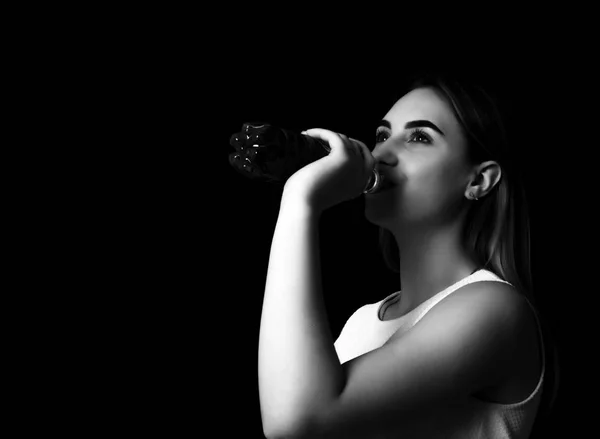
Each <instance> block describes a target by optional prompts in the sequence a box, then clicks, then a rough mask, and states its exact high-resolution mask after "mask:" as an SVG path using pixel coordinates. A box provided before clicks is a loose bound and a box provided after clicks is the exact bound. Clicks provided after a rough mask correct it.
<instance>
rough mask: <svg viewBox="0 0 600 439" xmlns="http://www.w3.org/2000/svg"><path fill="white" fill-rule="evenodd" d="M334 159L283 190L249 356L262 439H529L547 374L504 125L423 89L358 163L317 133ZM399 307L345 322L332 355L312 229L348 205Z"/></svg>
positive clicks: (478, 98) (346, 147)
mask: <svg viewBox="0 0 600 439" xmlns="http://www.w3.org/2000/svg"><path fill="white" fill-rule="evenodd" d="M305 134H307V135H310V136H313V137H316V138H320V139H323V140H325V141H327V142H328V143H329V145H330V147H331V153H330V154H329V155H328V156H326V157H324V158H323V159H320V160H318V161H316V162H313V163H311V164H310V165H308V166H306V167H304V168H302V169H300V170H299V171H297V172H296V173H295V174H294V175H292V177H291V178H290V179H289V180H288V181H287V182H286V185H285V188H284V192H283V197H282V200H281V206H280V212H279V217H278V221H277V225H276V228H275V233H274V236H273V242H272V247H271V255H270V259H269V268H268V273H267V280H266V289H265V297H264V303H263V311H262V317H261V326H260V341H259V392H260V405H261V413H262V421H263V430H264V433H265V435H266V437H267V438H347V439H350V438H402V439H409V438H429V439H435V438H444V439H448V438H461V439H465V438H488V439H494V438H527V437H529V435H530V433H531V429H532V426H533V423H534V420H535V418H536V415H537V413H538V410H539V406H540V400H541V395H542V390H543V386H544V377H545V371H546V359H545V355H544V342H545V339H544V337H543V336H542V331H541V326H540V321H539V319H538V315H537V312H536V309H535V307H534V301H533V296H532V285H531V279H530V277H531V276H530V267H529V234H528V233H529V225H528V223H527V211H526V208H527V206H526V201H525V198H524V191H523V187H522V186H521V182H520V180H519V177H518V175H517V173H516V172H515V170H514V169H513V167H512V161H511V160H514V159H513V158H512V156H511V151H510V150H509V148H508V144H507V142H506V139H505V136H504V131H503V128H502V123H501V119H500V117H499V115H498V113H497V111H496V108H495V106H494V103H493V101H492V100H491V99H490V98H489V97H488V96H487V95H486V93H485V92H484V91H483V90H482V89H480V88H478V87H475V86H471V85H469V84H467V83H462V82H460V81H455V80H451V79H444V78H429V79H424V80H422V81H420V82H418V83H416V84H414V86H413V87H412V88H411V89H410V91H409V92H408V93H406V94H405V95H404V96H403V97H402V98H401V99H399V100H398V101H397V102H396V103H395V104H394V105H393V106H392V108H391V109H390V110H389V111H388V112H387V114H386V115H385V116H384V118H383V120H382V121H381V123H380V126H379V128H378V129H377V134H376V136H377V138H376V142H377V143H376V147H375V149H374V150H373V152H372V153H371V152H370V151H369V149H368V148H367V147H366V146H365V145H364V144H363V143H361V142H359V141H357V140H354V139H350V138H348V137H347V136H345V135H344V134H341V133H335V132H332V131H329V130H325V129H311V130H308V131H306V132H305ZM374 168H375V169H376V170H377V171H378V173H379V174H380V175H381V177H382V184H381V186H380V189H379V190H378V191H376V192H374V193H371V194H369V193H368V194H366V195H365V197H366V199H365V215H366V217H367V219H368V220H369V221H370V222H372V223H373V224H375V225H377V226H379V227H380V230H381V234H380V236H381V242H382V244H383V249H384V252H385V255H386V257H387V260H388V261H389V262H390V263H391V264H393V265H395V269H396V270H397V271H398V272H399V274H400V282H401V291H399V292H396V293H394V294H391V295H390V296H388V297H387V298H386V299H384V300H382V301H380V302H378V303H375V304H369V305H365V306H363V307H361V308H360V309H358V310H357V311H356V312H355V313H354V314H353V315H352V316H351V317H350V318H349V319H348V321H347V323H346V325H345V326H344V328H343V330H342V332H341V334H340V335H339V338H338V339H337V340H335V341H334V338H333V337H332V334H331V333H330V330H329V325H328V320H327V315H326V313H325V307H324V301H323V297H322V294H323V293H322V290H321V273H320V261H319V247H318V243H319V228H318V222H319V217H320V214H321V213H322V212H323V211H324V210H325V209H328V208H330V207H331V206H334V205H336V204H338V203H341V202H343V201H346V200H349V199H352V198H355V197H358V196H361V195H362V194H363V190H364V188H365V187H366V185H367V182H368V179H369V176H370V175H371V173H372V170H373V169H374Z"/></svg>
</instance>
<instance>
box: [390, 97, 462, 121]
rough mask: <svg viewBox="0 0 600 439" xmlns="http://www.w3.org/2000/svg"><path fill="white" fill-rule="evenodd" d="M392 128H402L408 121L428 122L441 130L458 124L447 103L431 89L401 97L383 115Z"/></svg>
mask: <svg viewBox="0 0 600 439" xmlns="http://www.w3.org/2000/svg"><path fill="white" fill-rule="evenodd" d="M385 119H386V120H388V121H389V122H390V123H391V124H392V127H393V128H395V125H398V127H400V126H404V124H405V123H406V122H408V121H410V120H415V119H419V120H421V119H422V120H429V121H431V122H433V123H435V124H436V125H438V126H441V127H442V129H443V128H444V127H445V128H447V129H450V128H451V126H452V125H453V124H458V121H457V120H456V118H455V117H454V113H453V111H452V108H451V107H450V105H449V103H448V102H447V101H446V99H444V97H443V96H442V95H441V94H440V93H439V92H438V91H436V90H434V89H432V88H418V89H415V90H412V91H410V92H408V93H407V94H405V95H404V96H402V97H401V98H400V99H398V101H396V103H395V104H394V105H393V106H392V108H391V109H390V110H389V111H388V112H387V114H386V115H385Z"/></svg>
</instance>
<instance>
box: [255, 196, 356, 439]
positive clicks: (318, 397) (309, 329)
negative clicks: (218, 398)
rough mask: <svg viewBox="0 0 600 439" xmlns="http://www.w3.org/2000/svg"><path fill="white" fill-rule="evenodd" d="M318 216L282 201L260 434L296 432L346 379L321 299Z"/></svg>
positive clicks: (265, 322) (265, 332)
mask: <svg viewBox="0 0 600 439" xmlns="http://www.w3.org/2000/svg"><path fill="white" fill-rule="evenodd" d="M318 222H319V215H318V214H317V213H315V212H313V211H312V210H311V209H310V208H308V207H306V206H303V205H301V204H300V203H289V202H288V203H286V202H285V200H283V201H282V206H281V210H280V213H279V218H278V220H277V225H276V227H275V233H274V236H273V242H272V244H271V254H270V258H269V267H268V273H267V279H266V287H265V295H264V301H263V308H262V316H261V323H260V338H259V355H258V374H259V393H260V405H261V413H262V420H263V428H264V430H265V432H267V433H268V432H275V433H274V434H273V435H274V436H277V435H279V433H282V434H284V433H286V432H289V431H291V430H296V429H301V428H302V427H303V425H304V424H305V422H307V421H309V420H310V417H311V416H312V413H314V412H315V410H319V407H323V406H324V405H326V404H328V402H330V401H332V400H333V399H335V398H336V397H337V396H338V395H339V393H340V392H341V390H342V387H343V383H344V379H343V371H342V367H341V366H340V363H339V360H338V357H337V354H336V352H335V348H334V345H333V338H332V334H331V331H330V329H329V323H328V320H327V315H326V310H325V304H324V301H323V296H322V285H321V271H320V257H319V233H318Z"/></svg>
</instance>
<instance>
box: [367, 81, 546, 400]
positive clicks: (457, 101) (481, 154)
mask: <svg viewBox="0 0 600 439" xmlns="http://www.w3.org/2000/svg"><path fill="white" fill-rule="evenodd" d="M424 87H427V88H433V89H435V90H436V91H438V92H439V93H441V95H442V96H444V97H445V98H446V99H447V101H448V102H449V103H450V105H451V107H452V109H453V111H454V115H455V116H456V118H457V120H458V122H459V123H460V125H461V127H462V129H463V132H464V133H465V135H466V138H467V158H468V160H469V161H470V163H471V164H473V165H476V164H478V163H481V162H483V161H487V160H494V161H496V162H497V163H498V164H499V165H500V167H501V169H502V173H501V178H500V181H499V182H498V183H497V184H496V185H495V186H494V188H493V189H492V190H491V191H490V192H488V193H487V194H486V195H485V196H484V197H482V198H480V199H479V200H478V201H474V202H473V203H471V205H470V207H469V210H468V213H467V217H466V221H465V227H464V229H463V242H464V244H465V245H466V249H467V251H469V252H471V254H472V255H473V256H474V257H475V258H476V261H477V262H478V264H479V266H480V268H485V269H487V270H489V271H491V272H493V273H495V274H496V275H497V276H499V277H500V278H501V279H503V280H505V281H507V282H509V283H511V284H512V285H514V286H515V288H516V289H517V290H518V291H520V292H522V293H523V294H525V296H526V297H527V299H529V301H530V302H531V303H532V305H533V306H534V307H535V308H536V309H537V306H536V301H535V294H534V291H533V282H532V276H531V257H530V245H531V241H530V226H529V206H528V203H527V197H526V194H525V187H524V182H523V180H522V177H521V170H520V169H518V168H517V166H516V164H517V163H518V161H517V160H515V156H514V151H512V150H511V149H510V147H509V142H508V140H507V135H506V131H505V128H504V124H503V119H502V116H501V114H500V111H499V109H498V107H497V104H496V102H495V100H494V99H493V98H492V97H491V96H490V94H489V93H488V92H486V91H485V90H484V88H483V87H482V86H479V85H477V84H476V83H474V82H472V81H468V80H465V79H461V78H458V77H456V76H448V75H443V74H429V75H424V76H421V77H418V78H417V79H416V80H414V81H413V83H412V84H411V85H410V87H409V89H408V91H410V90H414V89H416V88H424ZM379 244H380V248H381V251H382V255H383V259H384V261H385V263H386V265H387V266H388V268H390V269H392V270H393V271H395V272H398V267H399V264H400V260H399V259H400V255H399V252H398V247H397V245H396V241H395V239H394V237H393V235H392V234H391V232H389V231H388V230H386V229H384V228H382V227H380V229H379ZM400 282H402V280H400ZM538 311H539V310H538ZM538 316H539V313H538ZM543 326H545V325H543ZM544 336H545V340H544V341H545V342H547V344H550V340H551V337H550V336H549V335H548V334H544ZM549 352H550V351H549ZM551 354H552V355H553V358H554V360H555V362H556V361H557V357H556V352H555V351H554V352H551ZM547 358H548V359H549V357H548V356H547ZM556 366H557V365H556ZM556 372H557V371H556ZM555 374H556V373H555ZM555 381H556V382H555V385H554V386H553V387H554V390H553V394H552V395H551V401H550V402H551V404H552V403H553V402H554V398H555V396H556V387H557V379H555Z"/></svg>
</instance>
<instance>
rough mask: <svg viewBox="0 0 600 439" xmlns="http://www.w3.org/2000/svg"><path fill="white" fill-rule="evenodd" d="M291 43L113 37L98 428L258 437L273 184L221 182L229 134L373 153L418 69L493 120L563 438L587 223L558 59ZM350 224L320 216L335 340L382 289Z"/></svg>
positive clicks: (375, 258) (370, 238)
mask: <svg viewBox="0 0 600 439" xmlns="http://www.w3.org/2000/svg"><path fill="white" fill-rule="evenodd" d="M172 28H173V27H172V26H171V27H169V30H171V29H172ZM175 28H176V26H175ZM227 29H230V28H227ZM280 30H281V29H280ZM291 33H292V31H290V34H291ZM290 34H286V35H284V37H282V36H281V33H279V34H277V33H276V32H273V33H269V32H268V31H265V32H264V33H263V34H260V35H259V34H246V33H244V32H241V31H240V32H236V33H233V34H232V33H231V32H230V33H229V34H228V35H227V38H225V36H221V35H220V34H219V32H217V31H215V32H210V33H207V34H204V33H200V34H198V33H197V32H196V31H195V30H194V28H193V27H187V28H184V29H176V30H174V31H173V34H171V35H170V36H169V37H167V36H166V35H161V34H160V33H159V34H158V35H154V36H153V37H149V36H147V35H145V36H143V38H142V37H140V38H139V39H135V38H133V39H130V40H128V42H127V43H123V44H124V47H121V48H120V50H119V51H118V55H116V57H117V58H116V60H115V55H114V54H113V55H111V57H110V59H111V63H109V64H107V65H102V66H99V68H100V69H101V70H102V72H103V73H105V75H104V77H105V78H106V77H109V76H110V81H106V82H103V83H102V84H99V88H98V89H97V90H96V91H98V92H99V93H98V94H99V96H100V97H99V99H100V100H101V101H103V102H104V103H107V101H110V107H111V109H112V110H111V112H110V113H109V114H104V115H103V118H102V120H103V121H106V122H107V124H106V126H112V127H116V128H118V129H122V128H124V133H123V134H121V135H119V136H118V137H116V136H115V137H112V138H111V135H107V136H106V139H104V140H103V142H104V143H103V144H104V145H105V147H106V148H107V150H108V153H107V154H106V155H107V156H110V157H111V158H110V161H111V169H112V171H111V172H114V178H112V177H111V178H105V180H103V183H105V184H106V187H103V188H101V191H100V192H99V193H100V194H103V193H105V192H106V193H108V194H110V195H106V196H105V198H102V199H101V201H102V203H101V206H103V208H100V207H98V208H97V216H96V217H95V218H94V220H95V221H99V222H100V224H101V225H102V227H100V228H99V229H98V230H97V234H96V235H95V238H96V239H97V242H98V243H97V245H98V247H99V248H101V249H102V250H103V251H104V252H106V253H103V254H106V255H107V256H106V257H103V258H101V262H99V264H98V266H97V267H96V269H95V275H96V276H97V282H98V285H101V286H102V287H103V288H104V294H105V295H104V298H103V301H104V303H103V304H102V307H103V309H105V310H107V312H108V315H109V316H110V322H111V324H110V326H109V328H110V330H107V331H106V332H104V333H101V334H99V340H100V341H99V342H98V343H99V345H98V346H99V347H101V351H102V352H106V355H104V356H103V355H100V354H98V356H97V359H96V361H97V362H98V364H101V365H102V368H101V370H102V371H103V373H102V374H101V375H100V376H99V378H98V381H97V383H99V384H97V386H98V390H97V391H98V392H99V393H101V394H103V395H106V394H108V395H109V398H108V399H109V400H110V403H107V405H105V406H103V407H104V408H103V410H104V411H103V412H102V416H101V418H102V419H104V421H101V422H100V424H103V425H104V424H105V423H111V422H112V420H114V419H116V420H119V421H122V420H124V421H128V422H129V425H130V427H128V428H130V429H131V431H132V432H134V431H137V429H138V428H144V429H148V430H150V431H152V430H155V429H156V430H158V429H163V428H164V429H165V432H166V433H169V432H170V433H173V434H175V433H176V432H177V433H179V432H186V433H191V434H200V435H201V436H204V435H205V434H211V435H214V434H215V433H208V432H214V431H217V432H218V433H217V434H216V435H217V436H219V437H220V436H225V437H229V436H230V435H232V436H234V437H238V436H240V435H241V436H243V437H262V428H261V420H260V411H259V399H258V382H257V353H258V335H259V324H260V313H261V305H262V295H263V290H264V281H265V277H266V271H267V264H268V257H269V249H270V244H271V238H272V233H273V230H274V226H275V223H276V220H277V214H278V203H279V200H280V195H281V187H279V186H276V185H271V184H267V183H262V182H256V181H252V180H249V179H247V178H246V177H244V176H242V175H240V174H238V173H237V172H236V171H235V170H233V169H232V168H231V167H230V166H229V164H228V160H227V158H228V155H229V154H230V153H231V152H232V151H233V148H232V147H231V146H230V145H229V138H230V136H231V135H232V134H233V133H235V132H238V131H239V130H240V128H241V126H242V124H243V123H244V122H248V121H257V120H260V121H266V122H270V123H272V124H275V125H280V126H282V127H285V128H289V129H295V130H303V129H307V128H314V127H321V128H327V129H331V130H334V131H338V132H342V133H345V134H347V135H349V136H351V137H354V138H357V139H361V140H363V141H364V142H365V143H367V144H368V145H369V146H372V143H373V140H374V130H375V128H376V123H377V122H378V121H379V120H380V119H381V118H382V117H383V115H384V114H385V113H386V112H387V110H388V109H389V107H390V106H391V105H392V104H393V102H394V100H395V99H396V98H398V97H399V95H398V93H399V92H400V85H401V84H404V82H405V81H406V80H407V79H408V78H409V77H410V76H412V75H413V74H415V73H417V72H419V71H428V70H430V69H432V68H435V69H438V70H439V69H445V70H449V71H459V72H461V73H464V74H468V75H470V76H472V77H474V78H476V79H477V80H479V82H482V83H484V84H486V85H488V86H489V87H491V90H492V92H493V93H494V94H495V95H496V96H497V97H498V99H499V102H500V105H501V109H502V110H503V111H504V113H505V114H506V116H507V127H508V131H509V136H510V138H511V139H512V140H513V141H514V147H515V148H517V149H518V151H519V160H521V167H522V169H523V171H524V177H525V185H526V191H527V195H528V197H529V203H530V215H531V233H532V270H533V280H534V286H535V289H536V291H537V292H538V296H537V299H538V302H539V306H540V308H541V311H542V312H543V313H544V315H545V317H546V319H547V321H548V322H549V323H550V325H551V330H552V331H553V333H554V335H555V337H556V341H557V343H558V347H559V350H560V353H561V364H562V376H561V388H560V391H559V396H558V400H557V404H556V408H555V412H554V415H553V416H552V418H551V420H550V423H549V424H548V425H547V426H546V427H545V428H546V430H547V431H553V432H560V433H558V435H559V436H562V432H566V431H567V429H569V431H570V433H569V436H570V437H575V436H576V435H574V431H578V430H577V429H578V428H579V427H578V425H580V424H577V423H574V421H577V422H578V421H579V420H582V419H583V418H585V416H586V415H585V414H584V413H580V414H579V415H578V416H577V417H576V418H573V417H572V416H571V415H569V414H568V405H569V404H570V401H571V400H572V398H574V396H573V395H574V384H572V383H573V380H574V374H576V370H577V371H578V370H579V369H578V368H579V367H580V365H581V364H582V363H585V362H583V361H581V360H579V358H580V354H579V352H580V350H579V348H578V345H579V344H580V343H581V342H582V341H583V342H584V341H585V340H586V338H585V337H586V336H587V335H584V334H588V333H585V332H583V330H582V329H581V328H580V321H579V318H578V315H577V312H578V310H579V307H580V304H579V303H578V301H577V300H578V299H576V298H575V297H576V296H577V295H578V294H580V293H581V292H582V291H583V290H584V288H585V287H584V286H582V285H581V284H583V285H585V283H586V282H585V276H579V275H578V274H577V273H581V272H582V270H583V268H582V267H583V264H584V261H585V260H586V258H587V257H586V256H585V250H584V248H581V245H582V244H585V243H587V240H588V237H587V229H586V228H585V226H583V225H582V224H581V222H580V221H581V220H582V219H583V218H584V217H587V216H588V215H590V213H589V212H585V211H582V210H581V207H580V206H581V199H582V196H583V194H582V193H581V191H582V189H581V188H582V185H583V183H581V180H578V178H580V176H581V172H582V166H584V164H583V163H582V161H581V159H580V157H579V155H578V152H577V148H578V147H579V146H578V145H579V143H577V142H580V141H581V140H583V139H581V138H579V134H580V132H579V131H575V128H576V124H572V123H571V122H570V121H569V122H567V119H568V118H572V117H573V116H575V117H578V116H577V113H578V112H579V107H578V104H575V103H574V101H572V100H571V94H572V90H573V85H574V84H575V82H574V81H573V78H569V79H567V77H565V76H563V75H562V74H560V73H559V71H558V70H557V69H556V60H555V57H556V52H555V51H554V50H547V49H548V48H546V47H543V46H539V45H538V44H537V43H536V41H535V39H533V40H531V41H528V42H527V43H522V44H518V45H516V46H505V45H504V44H503V43H500V44H498V45H497V46H493V47H492V46H487V47H486V48H484V49H478V50H471V51H469V52H468V53H467V54H466V55H465V53H464V51H459V50H457V51H454V50H448V51H446V52H444V54H443V55H444V56H440V53H439V52H436V54H435V56H433V55H432V53H431V51H423V50H408V49H406V48H404V49H402V50H397V46H395V45H394V44H393V43H392V42H390V41H389V40H386V41H382V40H380V39H378V38H373V40H372V42H369V41H367V39H364V40H363V39H361V38H360V37H358V38H357V37H354V38H353V39H351V40H350V39H347V38H342V37H341V36H339V37H335V35H334V36H333V37H332V38H331V39H328V40H327V41H326V42H325V40H323V41H316V42H315V43H314V44H313V43H311V44H307V43H305V42H304V41H303V40H302V36H301V35H300V36H298V35H297V34H294V35H291V36H290ZM280 37H281V38H282V39H283V42H282V41H279V38H280ZM424 52H426V53H424ZM434 52H435V51H434ZM103 93H106V96H101V95H102V94H103ZM112 152H114V153H115V154H112V155H111V154H110V153H112ZM114 157H117V159H116V160H115V159H114ZM578 181H579V182H580V183H579V184H578V183H577V182H578ZM101 196H103V195H101ZM362 210H363V200H362V199H358V200H355V201H351V202H347V203H344V204H342V205H339V206H336V207H334V208H332V209H330V210H329V211H327V212H326V213H325V214H324V215H323V218H322V221H321V252H322V254H321V257H322V263H323V284H324V294H325V300H326V304H327V307H328V315H329V319H330V325H331V328H332V332H333V333H334V335H335V336H337V334H338V333H339V330H340V329H341V327H342V325H343V324H344V322H345V320H346V319H347V318H348V317H349V316H350V314H351V313H352V312H353V311H354V310H355V309H356V308H357V307H359V306H360V305H362V304H364V303H372V302H375V301H378V300H380V299H382V298H383V297H385V296H386V295H388V294H390V293H391V292H393V291H396V290H397V289H398V281H399V279H398V276H397V275H396V274H394V273H392V272H389V271H388V270H387V269H386V268H385V267H384V265H383V261H382V259H381V256H380V254H379V251H378V248H377V229H376V228H375V227H374V226H372V225H371V224H369V223H368V222H367V221H366V220H365V219H364V217H363V214H362ZM581 294H583V293H581ZM107 336H109V337H107ZM107 389H110V390H107ZM573 429H574V430H573ZM233 431H235V433H233ZM240 432H241V433H240Z"/></svg>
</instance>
